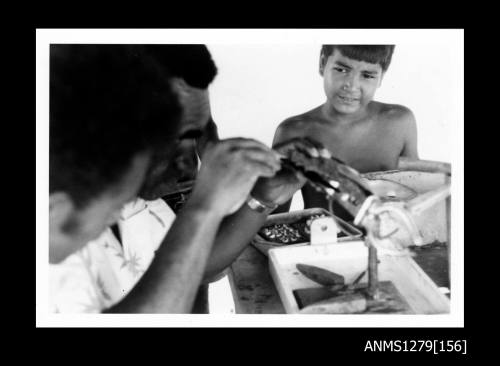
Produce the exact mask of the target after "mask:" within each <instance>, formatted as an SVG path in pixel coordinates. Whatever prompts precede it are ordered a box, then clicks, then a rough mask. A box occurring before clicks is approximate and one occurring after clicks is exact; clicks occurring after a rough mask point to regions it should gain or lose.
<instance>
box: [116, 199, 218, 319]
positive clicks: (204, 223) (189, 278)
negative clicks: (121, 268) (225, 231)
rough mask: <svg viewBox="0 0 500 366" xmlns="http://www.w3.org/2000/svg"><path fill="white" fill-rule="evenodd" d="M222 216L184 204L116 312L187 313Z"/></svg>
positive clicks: (117, 306) (193, 205)
mask: <svg viewBox="0 0 500 366" xmlns="http://www.w3.org/2000/svg"><path fill="white" fill-rule="evenodd" d="M221 221H222V217H220V216H218V215H217V214H215V213H214V212H210V211H209V210H208V209H206V208H202V207H197V206H195V204H190V203H188V204H186V206H185V207H184V209H183V210H182V211H181V212H180V213H179V215H178V217H177V219H176V220H175V221H174V223H173V225H172V227H171V228H170V230H169V232H168V234H167V236H166V237H165V239H164V240H163V242H162V244H161V246H160V248H159V249H158V250H157V252H156V255H155V258H154V260H153V262H152V263H151V266H150V267H149V269H148V270H147V272H146V273H145V274H144V276H143V277H142V278H141V279H140V281H139V282H138V283H137V285H136V286H135V287H134V288H133V289H132V291H131V292H130V293H129V294H128V295H127V296H126V297H125V299H123V300H122V301H121V302H120V303H118V304H117V305H115V306H113V307H112V308H110V309H108V311H107V312H116V313H189V312H190V311H191V308H192V306H193V302H194V299H195V296H196V291H197V289H198V286H199V285H200V283H201V281H202V278H203V273H204V271H205V266H206V264H207V260H208V257H209V255H210V251H211V249H212V244H213V242H214V238H215V235H216V233H217V229H218V227H219V225H220V223H221Z"/></svg>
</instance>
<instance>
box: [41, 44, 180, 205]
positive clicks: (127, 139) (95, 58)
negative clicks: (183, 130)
mask: <svg viewBox="0 0 500 366" xmlns="http://www.w3.org/2000/svg"><path fill="white" fill-rule="evenodd" d="M180 116H181V109H180V106H179V103H178V100H177V97H176V96H175V94H174V93H173V91H172V90H171V89H170V85H169V83H168V75H167V74H166V73H165V71H164V70H163V69H162V68H160V67H159V65H157V63H156V62H155V61H154V60H153V59H151V58H149V57H147V56H145V55H144V54H143V52H142V49H141V47H138V46H133V47H132V46H127V45H68V44H64V45H63V44H58V45H55V44H53V45H51V46H50V112H49V123H50V162H49V164H50V165H49V190H50V193H52V192H57V191H63V192H66V193H68V194H69V195H70V197H71V198H72V200H73V201H74V203H75V205H76V206H77V207H83V206H85V205H86V204H87V203H89V202H90V201H91V200H92V199H93V198H94V197H96V196H98V195H99V194H101V193H102V192H104V191H105V190H107V189H109V188H110V186H112V185H113V184H115V183H116V182H118V181H119V180H120V179H122V177H123V176H124V174H125V173H126V172H127V170H128V169H129V168H130V166H131V165H130V164H131V162H132V159H133V158H134V157H135V156H136V155H137V154H139V153H141V152H147V151H149V150H152V149H154V148H155V147H156V146H158V145H159V144H169V143H173V141H174V139H176V138H177V134H178V128H179V124H180Z"/></svg>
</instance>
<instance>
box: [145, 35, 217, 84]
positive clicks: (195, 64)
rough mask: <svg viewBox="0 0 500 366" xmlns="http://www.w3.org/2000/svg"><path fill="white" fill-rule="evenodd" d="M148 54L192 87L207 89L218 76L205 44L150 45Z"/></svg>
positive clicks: (172, 74)
mask: <svg viewBox="0 0 500 366" xmlns="http://www.w3.org/2000/svg"><path fill="white" fill-rule="evenodd" d="M144 47H145V50H146V52H147V53H148V54H149V55H151V56H152V57H153V58H154V59H156V60H157V62H158V63H159V64H160V65H161V66H163V67H166V68H167V69H168V71H169V73H170V74H171V76H173V77H179V78H182V79H184V81H185V82H186V83H187V84H189V85H190V86H192V87H195V88H199V89H207V88H208V85H209V84H210V83H211V82H212V81H213V80H214V78H215V76H216V75H217V67H216V66H215V63H214V61H213V60H212V56H211V55H210V51H208V48H207V46H205V45H204V44H148V45H145V46H144Z"/></svg>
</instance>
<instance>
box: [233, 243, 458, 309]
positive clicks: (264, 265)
mask: <svg viewBox="0 0 500 366" xmlns="http://www.w3.org/2000/svg"><path fill="white" fill-rule="evenodd" d="M447 258H448V256H447V248H446V245H444V244H439V243H436V244H430V245H429V246H428V247H427V248H426V249H420V250H418V251H417V257H415V258H414V260H415V261H416V262H417V263H418V264H419V265H420V266H421V268H422V269H423V270H424V271H425V272H426V273H427V274H428V275H429V277H431V279H432V280H433V281H434V282H435V283H436V285H437V286H438V287H448V288H449V280H448V260H447ZM228 272H229V281H230V284H231V290H232V294H233V298H234V302H235V311H236V313H237V314H285V309H284V307H283V305H282V303H281V299H280V297H279V294H278V292H277V290H276V287H275V285H274V282H273V279H272V277H271V274H270V272H269V263H268V258H267V257H266V256H265V255H264V254H262V253H261V252H260V251H258V250H257V249H256V248H255V247H254V246H253V245H249V246H248V247H247V248H246V249H245V251H244V252H243V253H242V254H241V255H240V256H239V257H238V258H237V259H236V261H234V263H233V264H232V266H231V268H230V270H229V271H228Z"/></svg>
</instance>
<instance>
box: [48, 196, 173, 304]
mask: <svg viewBox="0 0 500 366" xmlns="http://www.w3.org/2000/svg"><path fill="white" fill-rule="evenodd" d="M174 220H175V214H174V212H173V211H172V210H171V209H170V207H169V206H168V205H167V204H166V203H165V202H164V201H163V200H161V199H158V200H155V201H144V200H142V199H136V200H135V201H133V202H130V203H128V204H126V205H125V206H124V208H123V210H122V212H121V217H120V220H119V222H118V227H119V230H120V234H121V244H120V242H119V241H118V240H117V238H116V237H115V235H114V234H113V232H112V231H111V229H110V228H108V229H106V231H105V232H104V233H102V234H101V236H100V237H99V238H98V239H96V240H94V241H92V242H90V243H88V244H87V245H86V246H85V247H84V248H82V249H81V250H79V251H78V252H76V253H74V254H72V255H70V256H69V257H68V258H66V260H64V261H63V262H62V263H59V264H54V265H50V269H49V271H50V273H49V276H50V280H49V289H50V302H51V304H50V305H51V309H52V311H53V312H59V313H98V312H101V311H103V310H104V309H106V308H109V307H111V306H112V305H114V304H116V303H118V302H119V301H120V300H121V299H123V298H124V297H125V295H126V294H127V293H128V292H129V291H130V290H131V289H132V288H133V287H134V285H135V284H136V283H137V281H138V280H139V279H140V278H141V276H142V275H143V273H144V272H145V271H146V270H147V268H148V267H149V265H150V264H151V261H152V260H153V257H154V253H155V251H156V250H157V249H158V247H159V245H160V244H161V242H162V240H163V238H164V237H165V235H166V233H167V231H168V230H169V228H170V226H171V225H172V223H173V221H174Z"/></svg>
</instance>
